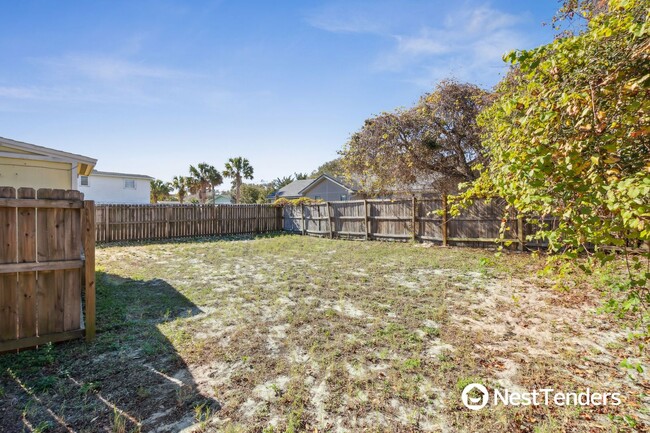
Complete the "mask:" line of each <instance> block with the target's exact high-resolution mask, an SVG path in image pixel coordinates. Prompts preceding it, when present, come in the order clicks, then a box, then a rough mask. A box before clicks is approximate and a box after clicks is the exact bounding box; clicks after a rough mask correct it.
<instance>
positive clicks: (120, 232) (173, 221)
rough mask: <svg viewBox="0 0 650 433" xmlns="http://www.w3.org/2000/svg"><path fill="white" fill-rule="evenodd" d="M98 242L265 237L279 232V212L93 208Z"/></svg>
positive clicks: (262, 208)
mask: <svg viewBox="0 0 650 433" xmlns="http://www.w3.org/2000/svg"><path fill="white" fill-rule="evenodd" d="M95 227H96V234H97V242H116V241H134V240H156V239H169V238H181V237H198V236H220V235H231V234H246V233H266V232H273V231H280V230H282V211H281V209H280V208H277V207H274V206H271V205H257V204H238V205H227V204H224V205H195V204H187V205H185V204H183V205H176V204H164V205H118V204H100V205H97V206H96V216H95Z"/></svg>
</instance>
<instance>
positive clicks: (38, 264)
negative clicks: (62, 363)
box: [0, 187, 95, 352]
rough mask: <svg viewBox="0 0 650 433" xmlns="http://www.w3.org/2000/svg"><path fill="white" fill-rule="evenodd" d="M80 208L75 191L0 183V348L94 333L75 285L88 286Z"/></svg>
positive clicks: (86, 238)
mask: <svg viewBox="0 0 650 433" xmlns="http://www.w3.org/2000/svg"><path fill="white" fill-rule="evenodd" d="M87 209H92V210H91V212H93V217H94V208H93V203H92V202H84V201H83V194H81V193H80V192H78V191H65V190H52V189H39V190H38V191H34V190H33V189H31V188H20V189H19V190H18V191H16V190H15V189H14V188H10V187H0V313H1V314H0V352H3V351H8V350H15V349H20V348H24V347H32V346H36V345H40V344H44V343H46V342H49V341H63V340H67V339H72V338H78V337H81V336H82V335H84V332H85V331H88V330H91V333H87V332H86V334H87V336H91V334H92V332H94V305H92V306H90V307H92V308H89V305H88V303H86V318H85V319H86V323H85V326H84V318H83V317H82V289H84V288H85V294H86V298H87V299H88V298H93V299H94V290H95V289H94V272H95V271H94V260H88V257H94V233H95V227H94V226H93V227H92V230H85V229H84V221H86V220H87V218H86V213H87V212H90V211H87ZM90 238H92V239H90ZM91 250H92V251H91ZM88 268H91V269H88ZM91 310H92V311H91Z"/></svg>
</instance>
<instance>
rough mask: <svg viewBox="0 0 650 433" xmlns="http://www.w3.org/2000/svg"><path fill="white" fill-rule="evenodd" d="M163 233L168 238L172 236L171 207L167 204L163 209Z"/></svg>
mask: <svg viewBox="0 0 650 433" xmlns="http://www.w3.org/2000/svg"><path fill="white" fill-rule="evenodd" d="M165 220H166V221H165V235H166V236H167V237H168V238H171V237H172V207H171V206H167V209H165Z"/></svg>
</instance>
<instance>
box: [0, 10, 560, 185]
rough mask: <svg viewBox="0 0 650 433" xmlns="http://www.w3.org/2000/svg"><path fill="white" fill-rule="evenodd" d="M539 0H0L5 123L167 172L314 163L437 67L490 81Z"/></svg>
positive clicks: (44, 140) (279, 170)
mask: <svg viewBox="0 0 650 433" xmlns="http://www.w3.org/2000/svg"><path fill="white" fill-rule="evenodd" d="M557 7H558V3H557V2H556V1H554V0H538V1H491V2H485V1H480V0H479V1H463V0H459V1H433V0H429V1H382V0H368V1H355V0H346V1H332V2H316V1H273V2H272V1H190V0H186V1H180V0H179V1H170V0H166V1H153V0H138V1H132V0H131V1H60V0H56V1H55V0H39V1H28V0H21V1H20V2H2V3H0V16H2V18H3V29H2V32H0V56H1V58H2V59H3V61H2V67H0V136H3V137H7V138H12V139H16V140H21V141H26V142H29V143H33V144H39V145H42V146H47V147H54V148H57V149H61V150H66V151H70V152H75V153H80V154H83V155H87V156H91V157H94V158H97V159H98V160H99V162H98V165H97V168H98V169H100V170H108V171H122V172H133V173H142V174H149V175H152V176H155V177H158V178H161V179H164V180H170V179H171V177H172V176H174V175H176V174H183V175H185V174H187V167H188V165H189V164H191V163H197V162H202V161H206V162H209V163H211V164H213V165H215V166H216V167H218V168H223V164H224V162H225V161H226V160H227V159H228V158H229V157H233V156H244V157H246V158H248V159H249V160H250V161H251V164H252V165H253V167H254V168H255V174H256V176H255V178H256V180H257V181H259V180H270V179H273V178H275V177H279V176H284V175H288V174H291V173H293V172H296V171H301V172H310V171H312V170H314V169H315V168H316V167H317V166H318V165H320V164H321V163H323V162H325V161H328V160H330V159H333V158H335V157H336V151H337V150H339V149H340V148H341V147H342V145H343V144H344V143H345V141H346V140H347V138H348V137H349V135H350V134H351V133H352V132H354V131H355V130H357V129H358V128H359V127H360V126H361V125H362V123H363V120H364V119H366V118H367V117H369V116H371V115H373V114H377V113H379V112H381V111H383V110H390V109H393V108H395V107H399V106H408V105H411V104H412V103H414V102H415V101H416V100H417V99H418V97H419V96H420V95H421V94H423V93H425V92H427V91H430V90H431V89H433V87H434V85H435V83H436V82H437V81H439V80H440V79H442V78H445V77H455V78H457V79H459V80H463V81H471V82H474V83H477V84H479V85H481V86H484V87H487V88H489V87H491V86H493V85H494V84H495V83H496V82H497V81H498V80H499V78H500V77H501V76H502V75H503V73H504V72H505V70H506V69H505V65H504V64H503V62H502V61H501V55H502V54H503V53H504V52H506V51H508V50H510V49H514V48H530V47H534V46H537V45H539V44H542V43H546V42H550V41H551V40H552V38H553V32H552V30H551V29H550V28H549V27H548V26H542V23H543V22H547V21H550V19H551V17H552V15H553V13H554V11H555V10H556V9H557Z"/></svg>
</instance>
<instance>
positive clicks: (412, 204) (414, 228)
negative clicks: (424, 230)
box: [411, 196, 418, 241]
mask: <svg viewBox="0 0 650 433" xmlns="http://www.w3.org/2000/svg"><path fill="white" fill-rule="evenodd" d="M417 206H418V204H417V199H416V198H415V196H413V199H412V202H411V208H412V212H413V221H412V222H411V223H412V224H413V235H412V238H413V241H415V240H416V239H417V232H418V229H417V226H416V220H417V208H418V207H417Z"/></svg>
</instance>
